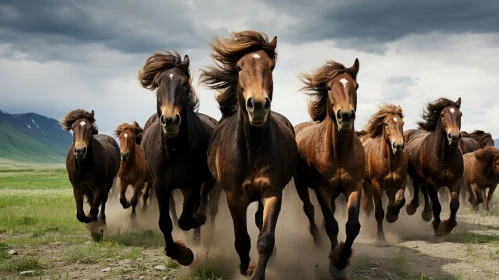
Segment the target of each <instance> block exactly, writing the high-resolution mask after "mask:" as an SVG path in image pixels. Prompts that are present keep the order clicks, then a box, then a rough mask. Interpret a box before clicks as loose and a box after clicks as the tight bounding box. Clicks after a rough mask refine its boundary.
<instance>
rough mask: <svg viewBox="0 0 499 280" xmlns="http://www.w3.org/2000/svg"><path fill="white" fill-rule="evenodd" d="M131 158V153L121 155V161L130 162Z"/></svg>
mask: <svg viewBox="0 0 499 280" xmlns="http://www.w3.org/2000/svg"><path fill="white" fill-rule="evenodd" d="M129 156H130V153H129V152H122V153H121V161H123V162H126V161H128V157H129Z"/></svg>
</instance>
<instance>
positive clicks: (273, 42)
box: [269, 36, 277, 50]
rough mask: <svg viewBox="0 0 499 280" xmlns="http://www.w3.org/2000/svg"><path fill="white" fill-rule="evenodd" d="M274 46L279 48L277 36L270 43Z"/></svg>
mask: <svg viewBox="0 0 499 280" xmlns="http://www.w3.org/2000/svg"><path fill="white" fill-rule="evenodd" d="M269 44H270V45H271V46H272V48H273V49H274V50H275V49H276V48H277V36H275V37H274V39H272V41H270V43H269Z"/></svg>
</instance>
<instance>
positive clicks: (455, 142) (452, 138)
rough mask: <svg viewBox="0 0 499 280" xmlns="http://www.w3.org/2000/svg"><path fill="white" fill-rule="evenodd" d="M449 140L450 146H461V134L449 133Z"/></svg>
mask: <svg viewBox="0 0 499 280" xmlns="http://www.w3.org/2000/svg"><path fill="white" fill-rule="evenodd" d="M447 140H449V147H451V148H457V147H458V146H459V140H461V134H460V133H457V134H452V133H449V134H447Z"/></svg>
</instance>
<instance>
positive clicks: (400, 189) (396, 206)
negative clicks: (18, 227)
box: [386, 180, 406, 223]
mask: <svg viewBox="0 0 499 280" xmlns="http://www.w3.org/2000/svg"><path fill="white" fill-rule="evenodd" d="M405 185H406V180H404V181H403V182H402V184H401V185H399V186H395V188H389V189H388V190H387V191H386V194H387V195H388V199H389V201H390V203H389V204H388V207H387V211H386V221H387V222H389V223H394V222H396V221H397V220H398V217H399V213H400V210H401V209H402V207H404V205H405Z"/></svg>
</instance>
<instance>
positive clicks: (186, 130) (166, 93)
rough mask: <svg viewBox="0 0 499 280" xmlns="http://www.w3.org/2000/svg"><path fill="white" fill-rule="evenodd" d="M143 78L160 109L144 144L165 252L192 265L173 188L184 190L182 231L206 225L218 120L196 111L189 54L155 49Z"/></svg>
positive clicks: (140, 75) (141, 75)
mask: <svg viewBox="0 0 499 280" xmlns="http://www.w3.org/2000/svg"><path fill="white" fill-rule="evenodd" d="M138 78H139V81H140V83H141V85H142V86H143V87H144V88H147V89H149V90H156V100H157V107H156V110H157V114H156V116H152V117H151V119H150V122H149V123H150V125H146V127H147V129H146V131H145V134H144V139H143V141H142V148H143V150H144V158H145V161H146V164H147V167H148V168H149V171H150V172H151V175H152V178H153V187H154V191H155V194H156V197H157V199H158V204H159V211H160V214H159V228H160V229H161V232H162V233H163V235H164V238H165V243H166V244H165V246H166V248H165V251H166V255H167V256H169V257H171V258H173V259H175V260H177V261H178V262H179V263H180V264H181V265H190V264H191V263H192V261H193V260H194V255H193V253H192V251H191V250H190V249H189V248H187V247H186V246H185V245H184V244H183V243H182V242H181V241H174V240H173V237H172V229H173V225H172V220H171V218H170V214H169V204H170V198H171V192H172V191H173V190H174V189H177V188H179V189H181V190H182V194H183V195H184V204H183V210H182V215H181V216H180V219H179V220H178V226H179V227H180V228H181V229H182V230H190V229H193V228H198V227H199V226H201V225H202V224H203V223H204V222H205V220H206V215H205V213H203V212H198V213H196V210H197V209H198V208H200V205H199V204H200V190H201V185H202V184H208V185H209V186H213V184H214V183H215V180H214V179H213V177H212V176H211V174H210V171H209V169H208V165H207V161H206V152H207V150H208V143H209V141H210V138H211V135H212V133H213V129H214V128H215V125H216V121H215V120H214V119H212V118H210V117H209V116H206V115H204V114H200V113H197V107H198V97H197V95H196V93H195V92H194V88H193V87H192V84H191V81H192V80H191V75H190V71H189V57H188V56H185V57H184V60H183V61H182V59H181V57H180V55H179V54H178V53H176V52H174V51H167V52H165V53H155V54H153V55H152V56H151V57H149V58H148V59H147V61H146V63H145V65H144V67H143V68H142V69H141V70H140V71H139V77H138Z"/></svg>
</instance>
